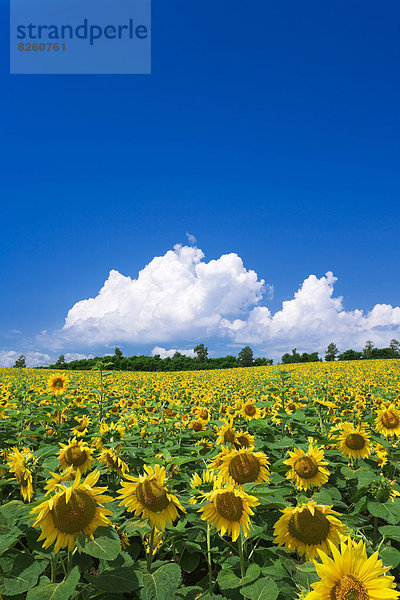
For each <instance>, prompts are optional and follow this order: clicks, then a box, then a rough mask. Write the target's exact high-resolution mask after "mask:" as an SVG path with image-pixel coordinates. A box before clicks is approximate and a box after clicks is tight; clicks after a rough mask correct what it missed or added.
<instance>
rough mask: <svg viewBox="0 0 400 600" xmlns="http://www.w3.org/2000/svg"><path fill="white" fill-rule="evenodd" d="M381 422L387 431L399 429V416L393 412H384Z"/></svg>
mask: <svg viewBox="0 0 400 600" xmlns="http://www.w3.org/2000/svg"><path fill="white" fill-rule="evenodd" d="M381 420H382V425H383V426H384V427H386V429H396V427H398V426H399V424H400V419H399V416H398V415H397V414H396V413H394V412H391V411H386V412H384V413H383V415H382V417H381Z"/></svg>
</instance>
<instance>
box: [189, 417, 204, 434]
mask: <svg viewBox="0 0 400 600" xmlns="http://www.w3.org/2000/svg"><path fill="white" fill-rule="evenodd" d="M189 427H190V428H191V429H193V431H195V432H197V431H205V429H206V421H203V419H195V420H193V421H191V422H190V423H189Z"/></svg>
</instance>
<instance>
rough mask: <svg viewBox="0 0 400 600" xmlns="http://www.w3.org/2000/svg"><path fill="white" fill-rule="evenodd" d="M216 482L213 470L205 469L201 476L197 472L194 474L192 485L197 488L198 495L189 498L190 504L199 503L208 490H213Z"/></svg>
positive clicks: (194, 488)
mask: <svg viewBox="0 0 400 600" xmlns="http://www.w3.org/2000/svg"><path fill="white" fill-rule="evenodd" d="M215 483H216V479H215V477H214V474H213V473H212V472H211V471H203V473H202V474H201V477H200V475H198V474H197V473H195V474H194V475H192V477H191V479H190V487H191V488H192V489H193V490H195V492H196V494H197V495H196V496H192V497H191V498H190V499H189V502H190V504H197V502H198V501H199V500H202V499H203V498H204V496H205V494H206V493H207V492H211V490H212V489H213V487H214V485H215Z"/></svg>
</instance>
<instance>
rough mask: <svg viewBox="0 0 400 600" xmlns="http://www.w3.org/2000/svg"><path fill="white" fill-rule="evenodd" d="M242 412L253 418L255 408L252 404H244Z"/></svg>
mask: <svg viewBox="0 0 400 600" xmlns="http://www.w3.org/2000/svg"><path fill="white" fill-rule="evenodd" d="M244 412H245V413H246V415H247V416H248V417H253V416H254V415H255V414H256V412H257V408H256V407H255V406H254V404H246V405H245V407H244Z"/></svg>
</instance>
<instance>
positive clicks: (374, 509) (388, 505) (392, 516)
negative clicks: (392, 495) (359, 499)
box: [367, 499, 400, 525]
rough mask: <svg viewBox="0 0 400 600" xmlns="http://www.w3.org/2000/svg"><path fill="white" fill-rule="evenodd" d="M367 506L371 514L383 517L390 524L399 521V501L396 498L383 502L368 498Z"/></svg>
mask: <svg viewBox="0 0 400 600" xmlns="http://www.w3.org/2000/svg"><path fill="white" fill-rule="evenodd" d="M367 508H368V510H369V512H370V513H371V515H373V516H374V517H378V518H379V519H383V520H384V521H386V522H387V523H390V525H397V523H398V522H399V521H400V501H399V500H397V499H396V500H395V501H394V502H391V501H389V502H385V503H381V502H376V501H375V500H368V502H367Z"/></svg>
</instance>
